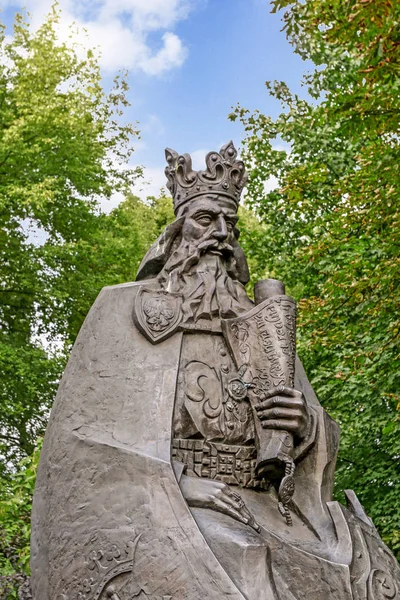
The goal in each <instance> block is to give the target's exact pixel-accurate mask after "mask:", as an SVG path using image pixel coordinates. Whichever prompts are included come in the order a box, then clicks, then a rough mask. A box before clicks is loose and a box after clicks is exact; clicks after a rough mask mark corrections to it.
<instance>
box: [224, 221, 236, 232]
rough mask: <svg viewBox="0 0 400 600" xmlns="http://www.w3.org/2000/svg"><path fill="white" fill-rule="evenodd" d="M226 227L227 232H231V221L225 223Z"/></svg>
mask: <svg viewBox="0 0 400 600" xmlns="http://www.w3.org/2000/svg"><path fill="white" fill-rule="evenodd" d="M226 227H227V229H228V231H232V229H233V227H234V225H233V223H232V222H231V221H227V222H226Z"/></svg>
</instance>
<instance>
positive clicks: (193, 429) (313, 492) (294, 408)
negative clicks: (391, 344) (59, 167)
mask: <svg viewBox="0 0 400 600" xmlns="http://www.w3.org/2000/svg"><path fill="white" fill-rule="evenodd" d="M166 158H167V163H168V165H167V168H166V176H167V179H168V184H167V185H168V188H169V190H170V191H171V194H172V196H173V201H174V210H175V215H176V220H175V221H174V222H173V223H171V224H170V225H168V227H167V228H166V229H165V231H164V232H163V234H162V235H161V237H160V238H159V239H158V240H157V241H156V242H155V243H154V245H153V246H152V247H151V248H150V250H149V251H148V253H147V254H146V256H145V257H144V259H143V261H142V264H141V265H140V268H139V272H138V275H137V281H136V282H134V283H126V284H122V285H116V286H112V287H107V288H104V289H103V290H102V292H101V293H100V295H99V297H98V298H97V300H96V302H95V303H94V305H93V307H92V309H91V311H90V312H89V314H88V316H87V318H86V320H85V322H84V324H83V326H82V329H81V331H80V333H79V336H78V338H77V341H76V343H75V346H74V348H73V351H72V354H71V358H70V360H69V363H68V366H67V368H66V370H65V374H64V377H63V379H62V381H61V384H60V387H59V391H58V395H57V398H56V401H55V404H54V407H53V410H52V413H51V418H50V423H49V426H48V429H47V433H46V436H45V441H44V447H43V452H42V456H41V460H40V466H39V473H38V479H37V485H36V491H35V496H34V504H33V514H32V585H33V595H34V596H33V597H34V600H106V599H110V600H145V599H146V598H148V599H150V600H204V599H207V600H325V599H326V600H328V599H329V600H386V599H395V598H399V597H400V569H399V566H398V564H397V562H396V560H395V558H394V557H393V555H392V554H391V553H390V551H389V550H388V548H387V547H386V546H385V545H384V543H383V542H382V540H381V539H380V537H379V535H378V533H377V531H376V529H375V527H374V525H373V523H372V521H371V520H370V518H369V517H368V516H367V514H366V513H365V511H364V509H363V507H362V506H361V504H360V502H359V500H358V499H357V497H356V495H355V494H354V492H352V491H351V490H348V491H347V492H346V498H347V506H346V507H345V506H342V505H341V504H339V503H338V502H336V501H333V500H332V487H333V476H334V469H335V459H336V455H337V451H338V441H339V430H338V426H337V425H336V423H335V422H334V421H333V420H332V419H331V418H330V417H329V416H328V414H327V413H326V412H325V411H324V410H323V408H322V407H321V405H320V404H319V402H318V399H317V397H316V395H315V393H314V392H313V390H312V388H311V386H310V383H309V382H308V380H307V377H306V374H305V372H304V370H303V367H302V365H301V362H300V361H299V359H298V358H297V357H296V305H295V302H294V300H293V299H292V298H290V297H289V296H287V295H286V294H285V289H284V285H283V284H282V283H281V282H280V281H278V280H274V279H267V280H263V281H260V282H258V283H257V284H256V286H255V290H254V297H255V301H254V302H253V301H252V300H251V299H250V298H249V297H248V296H247V294H246V291H245V288H244V285H245V284H246V283H248V281H249V271H248V267H247V263H246V259H245V256H244V254H243V251H242V249H241V247H240V245H239V242H238V238H239V231H238V229H237V228H236V223H237V209H238V205H239V200H240V196H241V192H242V189H243V187H244V185H245V182H246V177H247V176H246V172H245V168H244V164H243V162H242V161H240V160H238V159H237V152H236V150H235V148H234V146H233V144H232V142H230V143H229V144H227V145H226V146H224V147H223V148H221V150H220V152H210V153H209V154H208V155H207V157H206V168H205V170H202V171H194V170H193V168H192V163H191V158H190V156H189V155H188V154H183V155H178V154H177V153H176V152H174V151H173V150H169V149H168V150H167V151H166Z"/></svg>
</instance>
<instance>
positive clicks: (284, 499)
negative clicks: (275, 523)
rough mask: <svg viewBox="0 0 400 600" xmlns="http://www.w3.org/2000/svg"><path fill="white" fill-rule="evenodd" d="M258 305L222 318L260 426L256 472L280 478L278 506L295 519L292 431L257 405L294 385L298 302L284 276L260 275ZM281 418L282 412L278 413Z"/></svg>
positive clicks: (225, 332) (289, 521) (226, 337)
mask: <svg viewBox="0 0 400 600" xmlns="http://www.w3.org/2000/svg"><path fill="white" fill-rule="evenodd" d="M254 295H255V301H256V306H255V307H254V308H252V309H251V310H250V311H249V312H247V313H245V314H244V315H241V316H240V317H237V318H235V319H226V320H223V321H222V328H223V332H224V336H225V339H226V340H227V343H228V345H229V347H230V350H231V352H232V355H233V357H234V360H235V363H236V366H237V368H238V370H239V373H240V374H241V377H242V379H243V383H244V384H245V385H246V387H247V389H248V394H247V395H248V398H249V401H250V404H251V406H252V409H253V414H254V424H255V430H256V440H255V442H256V447H257V462H256V474H257V476H258V477H260V478H262V479H268V480H269V481H273V482H278V483H279V482H280V486H279V492H278V496H279V509H280V511H281V512H282V514H283V515H284V516H285V517H286V520H287V522H288V524H290V523H291V518H290V513H289V510H288V505H289V503H290V499H291V497H292V495H293V492H294V479H293V473H294V468H295V467H294V462H293V435H292V434H291V433H289V432H288V431H284V430H280V429H278V430H273V429H264V428H263V427H262V423H261V421H260V419H259V417H258V414H257V411H256V407H257V406H259V405H260V403H261V402H263V401H264V400H267V399H268V398H270V397H272V396H274V395H279V391H278V392H276V391H274V390H276V388H279V387H285V386H286V387H291V388H292V387H293V385H294V369H295V359H296V302H295V301H294V300H293V298H290V297H289V296H286V295H285V287H284V285H283V283H282V282H281V281H278V280H276V279H266V280H263V281H259V282H258V283H257V284H256V285H255V289H254ZM277 420H279V417H278V418H277Z"/></svg>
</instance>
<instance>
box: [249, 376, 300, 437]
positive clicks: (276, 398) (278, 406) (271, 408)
mask: <svg viewBox="0 0 400 600" xmlns="http://www.w3.org/2000/svg"><path fill="white" fill-rule="evenodd" d="M265 396H266V398H264V400H263V401H262V402H260V404H259V405H258V406H256V407H255V411H256V413H257V416H258V418H259V419H260V421H261V425H262V427H263V428H264V429H282V430H285V431H288V432H289V433H292V434H293V435H294V436H295V438H297V439H298V440H302V439H303V438H304V437H305V435H306V433H307V428H308V422H309V414H308V410H307V404H306V401H305V399H304V396H303V394H302V392H299V391H297V390H295V389H293V388H290V387H285V386H279V387H276V388H272V389H270V390H268V392H267V393H265Z"/></svg>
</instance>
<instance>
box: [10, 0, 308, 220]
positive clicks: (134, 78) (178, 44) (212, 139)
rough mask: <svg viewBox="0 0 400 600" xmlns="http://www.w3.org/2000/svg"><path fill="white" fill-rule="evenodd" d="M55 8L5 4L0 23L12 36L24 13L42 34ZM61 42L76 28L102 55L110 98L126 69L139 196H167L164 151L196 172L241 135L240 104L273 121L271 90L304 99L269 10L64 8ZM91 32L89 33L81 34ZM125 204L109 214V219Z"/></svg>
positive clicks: (188, 1)
mask: <svg viewBox="0 0 400 600" xmlns="http://www.w3.org/2000/svg"><path fill="white" fill-rule="evenodd" d="M51 4H52V0H2V1H1V2H0V6H1V7H2V15H1V18H2V21H3V22H4V23H5V24H6V26H7V34H8V35H12V23H13V20H14V15H15V13H16V12H17V11H20V10H21V8H22V7H25V8H26V9H27V10H28V11H29V13H30V14H31V20H32V27H33V29H35V28H37V27H38V26H39V25H40V24H41V22H43V20H44V18H45V15H46V13H47V12H48V11H49V9H50V6H51ZM59 4H60V7H61V9H62V23H61V28H60V32H59V35H60V38H65V37H66V36H67V35H68V32H69V30H68V27H69V25H70V23H71V22H75V23H76V24H77V25H78V26H79V27H80V28H81V29H80V34H79V42H81V43H83V44H86V45H88V46H90V47H92V48H93V47H96V48H98V49H99V51H100V53H101V55H100V59H99V60H100V64H101V67H102V73H103V82H104V87H105V89H108V88H109V87H110V85H111V82H112V79H113V77H114V76H115V74H116V72H117V71H118V70H119V69H128V72H129V78H128V81H129V85H130V91H129V96H128V97H129V100H130V102H131V106H130V108H129V109H128V110H127V111H126V113H125V114H126V119H127V120H129V121H138V122H139V124H138V127H139V129H140V131H141V139H140V140H136V141H135V142H134V147H135V152H134V155H133V159H132V162H133V164H135V165H142V166H144V167H145V169H144V174H145V180H146V181H148V183H147V184H146V185H144V184H143V182H140V183H138V186H137V188H136V189H134V190H133V191H134V193H136V194H137V195H140V196H141V197H145V196H146V195H157V194H158V193H159V191H160V188H161V187H163V186H165V176H164V166H165V157H164V149H165V148H166V147H171V148H173V149H174V150H176V151H177V152H179V153H180V154H183V153H184V152H189V153H191V154H192V156H193V159H194V160H193V163H194V167H195V168H197V169H198V168H202V166H203V165H204V156H205V154H206V153H207V152H208V151H210V150H218V149H219V148H220V147H221V146H222V145H223V144H225V143H226V142H228V141H229V140H230V139H232V140H233V141H234V143H235V145H236V146H237V147H238V146H240V142H241V139H243V129H242V127H241V125H240V124H239V123H238V122H236V123H232V122H231V121H229V120H228V114H229V113H230V112H231V111H232V107H233V106H235V105H236V104H237V103H238V102H239V103H240V104H241V105H242V106H243V107H246V108H249V109H251V110H254V109H259V110H261V111H262V112H264V113H265V114H268V115H271V116H276V115H277V114H278V112H279V109H280V105H279V103H278V102H277V101H276V100H274V99H273V98H271V97H270V96H269V95H268V92H267V90H266V88H265V81H267V80H274V79H278V80H282V81H285V82H286V83H288V84H289V87H290V88H291V89H292V90H293V91H297V92H300V91H301V87H300V83H301V77H302V74H303V73H304V71H305V70H306V67H307V65H305V63H303V62H302V60H301V59H300V58H299V57H298V56H297V55H295V54H294V52H293V48H292V47H291V46H290V44H289V42H288V41H287V40H286V37H285V34H284V32H282V31H281V29H282V25H283V24H282V20H281V18H282V15H279V14H271V4H270V2H269V0H60V2H59ZM83 28H85V30H86V33H85V32H84V31H83ZM120 200H121V198H119V197H117V196H115V197H114V198H112V199H111V200H110V201H107V203H106V204H104V206H103V209H104V210H106V211H107V212H108V211H109V210H110V209H111V208H113V207H114V206H115V205H116V204H117V203H118V202H119V201H120Z"/></svg>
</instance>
